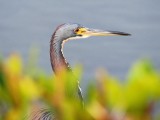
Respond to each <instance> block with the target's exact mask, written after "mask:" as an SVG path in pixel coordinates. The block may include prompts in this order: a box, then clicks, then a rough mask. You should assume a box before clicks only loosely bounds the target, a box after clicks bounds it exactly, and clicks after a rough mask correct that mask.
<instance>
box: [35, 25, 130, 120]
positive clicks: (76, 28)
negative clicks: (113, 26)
mask: <svg viewBox="0 0 160 120" xmlns="http://www.w3.org/2000/svg"><path fill="white" fill-rule="evenodd" d="M129 35H130V34H129V33H125V32H119V31H108V30H100V29H91V28H87V27H84V26H83V25H81V24H76V23H65V24H61V25H59V26H58V27H57V28H56V30H55V31H54V33H53V35H52V37H51V40H50V62H51V66H52V70H53V72H54V73H55V75H56V74H57V73H58V72H60V71H61V70H64V69H65V70H71V67H70V65H69V63H68V62H67V61H66V59H65V57H64V55H63V45H64V43H65V42H66V41H68V40H74V39H80V38H87V37H91V36H129ZM75 93H76V94H77V96H78V98H79V99H80V101H82V102H83V96H82V91H81V88H80V85H79V82H78V80H77V91H75ZM39 112H40V113H36V115H37V117H34V120H35V119H38V120H44V119H49V120H52V119H54V116H52V115H51V114H50V113H49V112H48V111H45V110H42V111H41V110H40V111H39ZM55 119H56V118H55Z"/></svg>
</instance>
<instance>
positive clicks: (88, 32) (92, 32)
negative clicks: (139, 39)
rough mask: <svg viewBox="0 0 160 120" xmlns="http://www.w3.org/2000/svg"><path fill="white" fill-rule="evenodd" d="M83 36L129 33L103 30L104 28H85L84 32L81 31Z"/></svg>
mask: <svg viewBox="0 0 160 120" xmlns="http://www.w3.org/2000/svg"><path fill="white" fill-rule="evenodd" d="M82 35H84V36H116V35H120V36H129V35H131V34H129V33H125V32H119V31H104V30H98V29H86V31H85V32H84V33H82Z"/></svg>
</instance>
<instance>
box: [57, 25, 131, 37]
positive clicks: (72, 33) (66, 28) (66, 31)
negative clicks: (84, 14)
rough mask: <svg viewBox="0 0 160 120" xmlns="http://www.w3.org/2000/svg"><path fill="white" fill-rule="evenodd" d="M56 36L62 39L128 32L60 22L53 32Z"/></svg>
mask: <svg viewBox="0 0 160 120" xmlns="http://www.w3.org/2000/svg"><path fill="white" fill-rule="evenodd" d="M55 35H56V36H57V37H61V39H63V40H69V39H78V38H86V37H90V36H117V35H120V36H128V35H130V34H128V33H125V32H119V31H106V30H99V29H90V28H87V27H84V26H82V25H80V24H68V23H67V24H62V25H60V26H59V27H58V28H57V29H56V32H55Z"/></svg>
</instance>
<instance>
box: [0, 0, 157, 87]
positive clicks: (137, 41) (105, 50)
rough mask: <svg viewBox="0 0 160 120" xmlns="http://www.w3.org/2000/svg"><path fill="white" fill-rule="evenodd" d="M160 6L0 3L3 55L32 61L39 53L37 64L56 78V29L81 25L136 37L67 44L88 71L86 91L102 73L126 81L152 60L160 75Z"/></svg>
mask: <svg viewBox="0 0 160 120" xmlns="http://www.w3.org/2000/svg"><path fill="white" fill-rule="evenodd" d="M159 5H160V1H159V0H154V1H153V0H94V1H93V0H80V1H71V0H68V1H66V0H62V1H56V0H45V1H44V0H27V1H26V0H0V54H2V55H3V56H5V57H7V56H8V55H9V54H10V53H12V52H13V51H14V52H18V53H20V54H21V55H22V57H23V59H24V60H25V61H27V60H28V55H29V50H30V49H31V48H32V47H37V48H38V49H39V57H38V64H39V66H41V68H43V69H44V70H45V71H47V73H48V74H51V73H52V70H51V66H50V58H49V42H50V38H51V35H52V33H53V32H54V30H55V28H56V26H57V25H59V24H62V23H68V22H70V23H80V24H82V25H84V26H86V27H90V28H98V29H105V30H116V31H123V32H128V33H131V34H132V36H130V37H91V38H87V39H82V40H75V41H70V42H68V43H67V44H65V47H64V54H65V57H66V59H67V60H68V61H69V63H70V64H71V65H72V66H73V65H75V64H77V63H80V64H82V65H83V69H84V73H83V78H82V80H81V86H82V89H85V86H86V83H88V82H89V81H90V80H91V79H92V78H93V77H94V75H95V71H96V69H97V68H99V67H103V68H105V69H106V70H107V71H108V73H109V74H111V75H113V76H116V77H118V78H120V79H121V80H124V79H125V78H126V74H127V71H128V69H129V68H130V66H131V65H132V63H134V61H135V60H137V59H140V58H149V59H151V60H152V62H153V64H154V66H155V67H156V68H157V69H160V39H159V38H160V36H159V35H160V12H159V11H160V7H159Z"/></svg>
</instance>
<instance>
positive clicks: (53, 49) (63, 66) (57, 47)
mask: <svg viewBox="0 0 160 120" xmlns="http://www.w3.org/2000/svg"><path fill="white" fill-rule="evenodd" d="M63 41H64V40H63V39H61V38H58V37H56V35H55V33H54V34H53V36H52V38H51V42H50V60H51V65H52V69H53V71H54V72H55V73H58V72H61V71H62V70H71V68H70V67H69V64H68V63H67V62H66V60H65V58H64V56H63V52H62V48H63ZM77 83H78V84H77V85H78V86H77V93H78V97H79V99H80V100H81V101H83V97H82V93H81V89H80V87H79V82H77Z"/></svg>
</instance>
